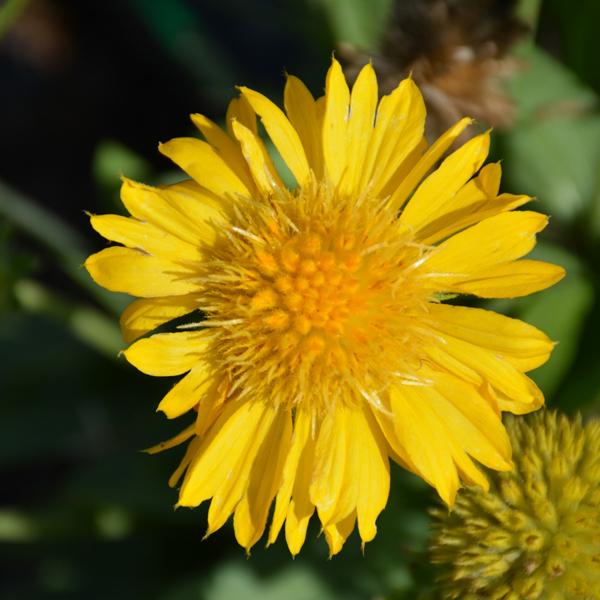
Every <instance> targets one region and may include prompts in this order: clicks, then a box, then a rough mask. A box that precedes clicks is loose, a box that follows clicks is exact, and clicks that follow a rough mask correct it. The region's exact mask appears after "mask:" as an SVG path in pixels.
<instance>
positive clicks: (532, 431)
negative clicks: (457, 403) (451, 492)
mask: <svg viewBox="0 0 600 600" xmlns="http://www.w3.org/2000/svg"><path fill="white" fill-rule="evenodd" d="M507 429H508V432H509V435H510V438H511V442H512V446H513V454H514V456H513V460H514V465H515V468H514V470H512V471H510V472H500V473H498V472H494V473H489V479H490V490H489V492H488V493H486V492H484V491H483V490H482V489H481V488H475V487H471V488H465V489H464V490H462V492H461V493H460V494H459V496H458V498H457V501H456V505H455V507H454V508H453V509H452V510H451V511H450V512H448V510H447V509H441V508H439V509H435V510H434V511H433V514H434V517H435V523H434V538H433V542H432V559H433V562H434V563H438V564H440V565H442V567H441V570H442V575H441V577H440V583H441V586H442V590H443V597H444V598H448V599H456V598H460V599H461V600H476V599H481V598H488V599H491V600H537V599H539V600H571V599H584V600H595V599H600V421H598V420H596V421H593V422H590V423H588V424H587V425H585V426H584V425H582V422H581V419H580V418H577V419H575V420H569V419H568V418H567V417H565V416H562V415H558V414H557V413H556V412H554V411H540V412H538V413H536V414H533V415H530V416H529V417H525V418H522V417H512V416H509V417H508V418H507Z"/></svg>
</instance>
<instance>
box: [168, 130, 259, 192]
mask: <svg viewBox="0 0 600 600" xmlns="http://www.w3.org/2000/svg"><path fill="white" fill-rule="evenodd" d="M158 149H159V150H160V152H161V153H162V154H164V155H165V156H167V157H169V158H170V159H171V160H172V161H173V162H174V163H175V164H176V165H178V166H179V167H181V168H182V169H183V170H184V171H185V172H186V173H187V174H188V175H189V176H190V177H192V178H193V179H195V180H196V181H197V182H198V183H199V184H200V185H201V186H202V187H204V188H206V189H207V190H209V191H211V192H213V194H216V195H217V196H224V197H227V196H228V195H232V196H236V195H237V194H240V195H242V196H249V195H250V191H249V190H248V188H247V187H246V186H245V185H244V184H243V182H242V181H241V179H240V178H239V177H238V175H237V173H235V172H234V171H233V170H232V169H231V168H230V167H229V166H228V165H227V163H226V162H225V161H224V160H223V159H222V158H221V157H220V156H219V154H218V153H217V151H216V150H215V149H214V148H213V147H212V146H211V145H210V144H208V143H207V142H203V141H202V140H197V139H196V138H175V139H172V140H170V141H168V142H165V143H164V144H160V145H159V147H158Z"/></svg>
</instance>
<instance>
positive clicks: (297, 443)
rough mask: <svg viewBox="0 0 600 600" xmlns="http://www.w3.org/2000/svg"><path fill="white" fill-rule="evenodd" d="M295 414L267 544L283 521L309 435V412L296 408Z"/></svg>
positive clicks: (274, 537)
mask: <svg viewBox="0 0 600 600" xmlns="http://www.w3.org/2000/svg"><path fill="white" fill-rule="evenodd" d="M295 416H296V418H295V422H294V434H293V436H292V442H291V447H290V450H289V452H288V454H287V457H286V461H285V466H284V469H283V475H282V481H281V487H280V488H279V491H278V492H277V499H276V500H275V510H274V511H273V519H272V521H271V528H270V530H269V544H273V543H274V542H275V540H276V539H277V536H278V535H279V531H280V530H281V527H282V525H283V522H284V521H285V517H286V514H287V511H288V506H289V504H290V499H291V497H292V490H293V488H294V482H295V481H296V472H297V471H298V464H299V462H300V457H301V456H302V452H303V451H304V448H305V446H306V445H307V444H308V443H309V436H310V434H311V423H312V418H311V414H310V413H309V412H308V411H306V410H301V409H298V410H297V411H296V415H295Z"/></svg>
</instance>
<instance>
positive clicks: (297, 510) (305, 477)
mask: <svg viewBox="0 0 600 600" xmlns="http://www.w3.org/2000/svg"><path fill="white" fill-rule="evenodd" d="M314 461H315V439H314V438H313V435H312V432H311V433H310V434H309V435H308V437H307V439H306V443H305V444H304V446H303V448H302V452H301V454H300V460H299V462H298V470H297V471H296V476H295V480H294V489H293V491H292V500H291V502H290V504H289V506H288V511H287V515H286V520H285V541H286V542H287V545H288V548H289V550H290V552H291V553H292V555H293V556H295V555H296V554H298V552H300V549H301V548H302V545H303V544H304V540H305V539H306V529H307V527H308V522H309V520H310V518H311V516H312V514H313V512H314V510H315V506H314V504H313V503H312V502H311V500H310V493H309V490H310V485H311V481H312V478H313V473H314Z"/></svg>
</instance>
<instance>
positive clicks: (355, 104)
mask: <svg viewBox="0 0 600 600" xmlns="http://www.w3.org/2000/svg"><path fill="white" fill-rule="evenodd" d="M376 107H377V77H376V76H375V71H374V70H373V67H372V66H371V65H370V64H367V65H365V66H364V67H363V68H362V70H361V71H360V73H359V74H358V77H357V79H356V82H355V83H354V86H353V87H352V94H351V96H350V118H349V120H348V133H347V136H348V137H347V139H348V142H347V144H348V150H347V154H348V163H347V167H346V171H345V172H344V176H343V179H342V182H341V184H340V187H341V190H342V192H343V193H345V194H348V195H352V194H354V195H356V196H358V195H359V194H360V191H361V189H360V181H361V178H362V177H363V174H364V170H365V160H366V157H367V152H368V150H369V142H370V140H371V134H372V133H373V125H374V121H375V109H376Z"/></svg>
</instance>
